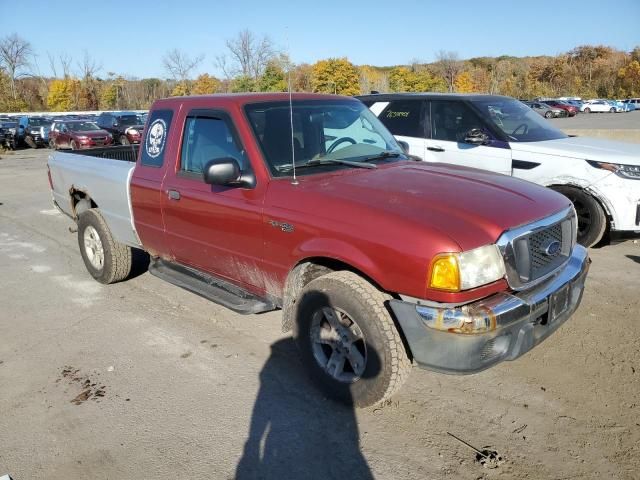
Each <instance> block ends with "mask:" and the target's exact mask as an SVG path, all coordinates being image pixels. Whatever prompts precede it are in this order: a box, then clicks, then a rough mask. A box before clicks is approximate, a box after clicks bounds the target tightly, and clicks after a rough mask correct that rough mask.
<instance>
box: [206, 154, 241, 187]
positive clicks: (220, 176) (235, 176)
mask: <svg viewBox="0 0 640 480" xmlns="http://www.w3.org/2000/svg"><path fill="white" fill-rule="evenodd" d="M203 175H204V183H208V184H209V185H230V184H237V183H239V182H240V177H241V172H240V165H238V162H237V161H236V160H235V159H234V158H231V157H224V158H216V159H214V160H209V161H208V162H207V163H206V164H205V166H204V171H203Z"/></svg>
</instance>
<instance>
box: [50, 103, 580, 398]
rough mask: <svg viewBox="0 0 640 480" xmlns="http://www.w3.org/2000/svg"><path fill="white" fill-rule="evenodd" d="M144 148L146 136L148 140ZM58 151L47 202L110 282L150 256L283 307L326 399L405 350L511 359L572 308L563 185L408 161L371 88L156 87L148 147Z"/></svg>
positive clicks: (572, 252) (214, 292) (254, 306)
mask: <svg viewBox="0 0 640 480" xmlns="http://www.w3.org/2000/svg"><path fill="white" fill-rule="evenodd" d="M138 150H139V151H138ZM97 154H99V155H100V156H102V157H105V156H106V157H110V158H97V157H93V156H92V151H91V150H88V151H84V152H81V153H80V154H78V153H64V152H55V153H53V154H52V155H51V156H50V158H49V165H48V166H49V180H50V183H51V190H52V193H53V200H54V203H55V205H56V206H57V207H58V208H59V209H60V210H62V211H63V212H64V213H66V214H67V215H69V216H70V217H71V218H73V220H75V221H76V222H77V225H78V244H79V247H80V252H81V254H82V258H83V260H84V263H85V265H86V267H87V270H88V271H89V273H90V274H91V275H92V276H93V277H94V278H95V279H96V280H98V281H99V282H102V283H112V282H117V281H120V280H124V279H126V278H127V276H128V275H129V272H130V269H131V252H132V248H142V249H144V250H146V251H147V252H149V255H150V257H151V263H150V266H149V271H150V272H151V273H152V274H153V275H156V276H158V277H160V278H162V279H164V280H166V281H168V282H171V283H173V284H175V285H178V286H180V287H183V288H185V289H188V290H190V291H192V292H194V293H196V294H198V295H201V296H203V297H206V298H208V299H210V300H212V301H214V302H217V303H219V304H222V305H225V306H227V307H229V308H231V309H233V310H235V311H237V312H240V313H259V312H265V311H269V310H274V309H282V313H283V314H282V318H283V327H284V329H285V330H289V329H292V330H293V332H294V336H295V339H296V342H297V344H298V346H299V349H300V353H301V358H302V361H303V363H304V364H305V366H306V367H307V368H308V370H309V372H310V374H311V376H312V377H313V378H314V379H315V380H316V382H317V383H318V385H319V386H320V387H321V388H322V389H324V391H325V392H326V393H327V394H329V395H330V396H332V397H333V398H337V399H341V400H343V401H348V402H352V403H354V404H355V405H357V406H367V405H372V404H375V403H378V402H381V401H383V400H385V399H387V398H388V397H390V396H391V395H392V394H393V393H394V392H395V391H397V390H398V389H399V388H400V386H401V385H402V384H403V382H404V381H405V379H406V377H407V375H408V373H409V371H410V368H411V365H412V364H417V365H418V366H421V367H424V368H428V369H432V370H436V371H438V372H443V373H473V372H478V371H481V370H483V369H486V368H488V367H491V366H493V365H495V364H497V363H498V362H501V361H503V360H513V359H515V358H517V357H519V356H521V355H522V354H524V353H525V352H527V351H528V350H530V349H531V348H533V347H534V346H535V345H537V344H538V343H540V342H541V341H542V340H544V339H545V338H547V337H548V336H549V335H551V334H552V333H553V332H554V331H555V330H556V329H557V328H558V327H559V326H560V325H561V324H562V323H563V322H564V321H566V320H567V319H568V318H569V317H570V315H571V314H572V313H573V312H574V311H575V310H576V308H577V307H578V305H579V303H580V300H581V297H582V292H583V289H584V281H585V277H586V274H587V270H588V264H589V260H588V256H587V252H586V250H585V249H584V248H583V247H582V246H580V245H577V244H576V215H575V212H574V210H573V207H572V206H571V203H570V202H569V200H567V199H566V198H565V197H564V196H562V195H560V194H558V193H555V192H553V191H551V190H549V189H546V188H544V187H540V186H537V185H534V184H532V183H529V182H525V181H521V180H518V179H515V178H510V177H507V176H503V175H499V174H493V173H490V172H486V171H480V170H474V169H468V168H464V167H455V166H452V165H447V164H426V163H422V162H416V161H413V160H412V158H411V157H409V156H407V155H406V154H405V152H404V149H403V147H402V145H400V144H398V142H397V141H396V140H395V139H394V138H393V136H392V135H391V134H390V133H389V132H388V131H387V130H386V128H385V127H384V126H383V125H382V124H381V123H380V122H379V121H378V119H377V118H376V117H375V115H373V114H372V113H371V112H370V111H369V110H368V109H367V108H366V107H365V106H364V105H363V104H362V103H360V101H358V100H356V99H352V98H345V97H339V96H325V95H312V94H294V95H293V98H292V99H291V102H290V99H289V96H288V95H287V94H243V95H212V96H201V97H181V98H180V97H179V98H171V99H166V100H160V101H157V102H155V104H154V105H153V108H152V109H151V112H150V114H149V119H148V121H147V125H146V128H145V130H144V133H143V140H142V142H141V145H140V146H139V147H138V146H135V147H134V146H125V147H114V148H111V149H99V150H98V152H97Z"/></svg>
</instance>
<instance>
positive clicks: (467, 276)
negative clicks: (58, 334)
mask: <svg viewBox="0 0 640 480" xmlns="http://www.w3.org/2000/svg"><path fill="white" fill-rule="evenodd" d="M504 275H505V267H504V260H503V259H502V255H501V254H500V250H499V249H498V247H497V245H494V244H492V245H485V246H484V247H478V248H474V249H473V250H469V251H467V252H461V253H442V254H439V255H436V257H435V258H434V260H433V261H432V262H431V270H430V274H429V288H434V289H436V290H444V291H448V292H459V291H460V290H469V289H471V288H475V287H479V286H481V285H486V284H488V283H491V282H495V281H496V280H499V279H501V278H502V277H504Z"/></svg>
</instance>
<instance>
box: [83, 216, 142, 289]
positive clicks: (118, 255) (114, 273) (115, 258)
mask: <svg viewBox="0 0 640 480" xmlns="http://www.w3.org/2000/svg"><path fill="white" fill-rule="evenodd" d="M78 246H79V247H80V254H81V255H82V260H83V261H84V265H85V267H87V270H88V271H89V273H90V274H91V276H92V277H93V278H95V279H96V280H97V281H98V282H100V283H104V284H109V283H115V282H119V281H120V280H124V279H125V278H127V277H128V276H129V273H131V247H128V246H127V245H124V244H122V243H118V242H117V241H116V240H115V239H114V238H113V236H112V235H111V231H110V230H109V226H108V225H107V223H106V222H105V221H104V218H102V215H101V214H100V212H99V211H98V210H96V209H90V210H87V211H85V212H82V213H81V214H80V216H79V217H78Z"/></svg>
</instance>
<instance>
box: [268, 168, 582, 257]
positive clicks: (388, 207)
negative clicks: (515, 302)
mask: <svg viewBox="0 0 640 480" xmlns="http://www.w3.org/2000/svg"><path fill="white" fill-rule="evenodd" d="M299 181H300V184H299V185H298V186H297V187H294V188H286V194H283V195H278V194H276V195H274V197H272V198H273V200H274V201H275V205H274V206H276V207H280V208H283V209H286V210H290V211H296V212H298V213H300V212H302V213H304V214H309V215H312V216H313V217H314V218H318V217H325V220H327V221H328V222H333V223H342V224H349V225H350V228H351V230H352V231H355V232H358V234H359V235H372V234H373V235H376V236H378V237H380V236H385V235H399V236H401V237H400V238H405V237H403V236H402V235H412V236H422V235H423V234H424V237H425V240H426V241H429V240H430V238H431V239H433V241H434V242H435V241H437V240H436V238H435V237H437V238H438V239H439V241H440V243H441V244H445V243H446V242H443V239H444V238H445V237H448V239H449V240H451V241H452V242H454V245H457V247H458V248H460V249H461V250H470V249H472V248H475V247H478V246H482V245H486V244H489V243H493V242H495V241H496V240H497V239H498V237H499V236H500V235H501V234H502V232H504V231H505V230H508V229H510V228H513V227H517V226H520V225H522V224H526V223H530V222H532V221H535V220H538V219H540V218H543V217H546V216H548V215H552V214H554V213H557V212H558V211H560V210H562V209H563V208H566V207H567V206H568V205H570V203H569V201H568V200H567V199H566V198H565V197H564V196H562V195H560V194H558V193H556V192H553V191H552V190H549V189H547V188H544V187H540V186H538V185H536V184H533V183H530V182H526V181H523V180H518V179H515V178H512V177H508V176H505V175H500V174H494V173H491V172H487V171H484V170H476V169H471V168H465V167H458V166H453V165H447V164H430V163H421V162H398V163H392V164H387V165H379V167H378V168H377V169H375V170H373V169H370V170H369V169H367V170H365V169H345V170H341V171H338V172H333V173H330V174H317V175H308V176H302V177H299ZM273 183H285V182H273ZM286 183H287V185H288V183H289V182H286ZM276 188H277V189H285V187H284V186H282V185H281V186H280V187H276ZM278 203H280V205H278ZM372 226H374V227H375V228H374V227H372ZM372 232H373V233H372ZM429 232H430V233H431V234H432V235H431V236H430V235H429ZM395 241H396V242H397V241H398V239H397V238H396V240H395ZM441 251H447V250H441Z"/></svg>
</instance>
